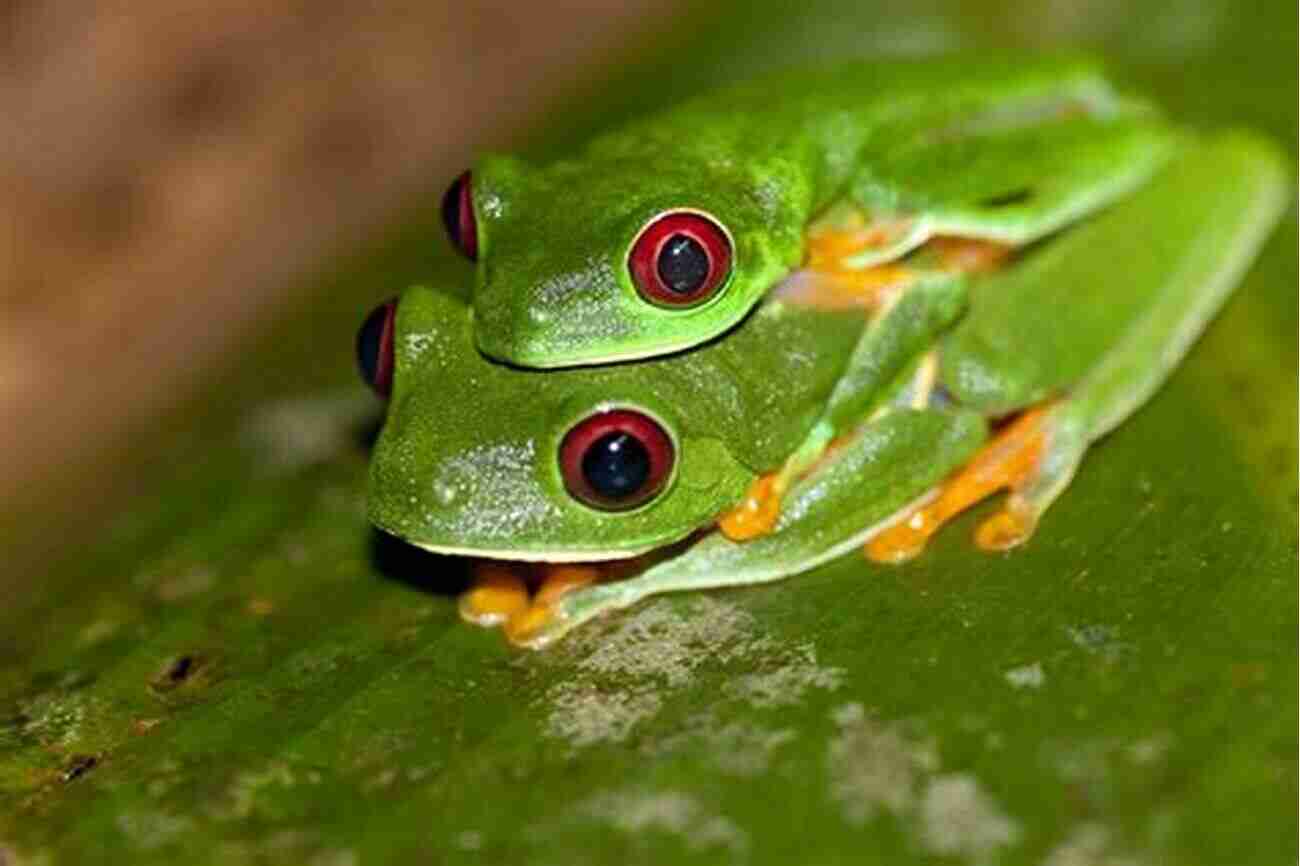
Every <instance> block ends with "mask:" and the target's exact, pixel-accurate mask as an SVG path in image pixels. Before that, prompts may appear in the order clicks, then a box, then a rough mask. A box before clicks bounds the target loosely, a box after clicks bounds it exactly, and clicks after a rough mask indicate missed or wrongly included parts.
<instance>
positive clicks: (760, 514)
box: [718, 472, 785, 541]
mask: <svg viewBox="0 0 1300 866" xmlns="http://www.w3.org/2000/svg"><path fill="white" fill-rule="evenodd" d="M780 477H781V476H780V474H779V473H776V472H771V473H769V474H767V475H762V476H760V477H758V478H756V479H754V483H752V484H750V485H749V490H748V491H746V492H745V498H744V499H742V500H740V504H739V505H737V506H736V507H735V508H733V509H731V510H730V511H728V512H726V513H725V514H723V515H722V516H721V517H719V518H718V529H720V530H722V534H723V535H725V536H727V538H729V539H731V540H732V541H749V540H750V539H751V538H758V537H759V536H761V535H767V534H769V533H770V532H771V531H772V530H773V529H775V528H776V521H777V518H778V517H780V516H781V497H782V495H783V494H784V493H785V490H784V489H783V488H784V485H783V484H781V483H780Z"/></svg>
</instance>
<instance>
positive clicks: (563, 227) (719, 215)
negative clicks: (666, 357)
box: [443, 148, 808, 367]
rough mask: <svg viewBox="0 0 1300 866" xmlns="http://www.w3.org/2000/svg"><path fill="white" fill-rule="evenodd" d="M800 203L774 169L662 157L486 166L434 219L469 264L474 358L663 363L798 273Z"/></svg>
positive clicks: (791, 179)
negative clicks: (440, 219) (440, 218)
mask: <svg viewBox="0 0 1300 866" xmlns="http://www.w3.org/2000/svg"><path fill="white" fill-rule="evenodd" d="M807 199H808V190H807V186H806V184H805V183H804V182H802V181H801V180H799V179H798V176H797V175H796V174H795V173H794V172H792V171H789V170H788V166H785V165H784V164H781V165H776V166H773V165H764V166H755V165H748V164H745V165H741V164H737V163H735V162H732V161H730V160H724V159H721V158H710V157H706V156H703V155H699V154H690V153H687V152H685V151H684V149H682V148H665V150H664V154H663V156H662V157H659V158H656V159H653V160H651V161H650V162H649V163H647V160H646V159H645V158H643V157H642V158H635V159H634V158H632V157H630V156H626V155H624V154H620V153H618V152H612V153H592V154H588V155H587V157H586V158H584V159H582V160H581V161H572V162H558V163H553V164H550V165H547V166H544V167H534V166H529V165H526V164H525V163H523V162H520V161H519V160H517V159H513V158H509V157H500V156H498V157H486V158H484V159H482V160H480V162H479V163H478V165H477V166H476V167H475V168H474V170H473V173H472V175H471V174H470V173H466V174H464V175H462V176H461V178H460V179H459V180H458V181H457V182H456V183H455V184H453V185H452V188H451V189H450V190H449V191H448V194H447V196H446V198H445V200H444V206H443V215H444V218H445V221H446V224H447V228H448V231H449V233H450V235H451V237H452V240H453V241H454V242H455V243H456V245H457V246H458V248H459V249H460V250H461V251H462V252H464V253H466V254H467V255H469V256H470V257H471V258H475V259H476V260H477V261H478V275H477V282H476V285H475V291H474V333H475V339H476V340H477V343H478V346H479V348H480V349H481V350H482V351H483V352H484V353H486V354H488V355H490V356H492V357H494V358H497V359H500V360H504V361H507V362H510V363H513V364H517V365H520V366H526V367H564V366H573V365H579V364H596V363H606V362H610V361H620V360H628V359H633V358H644V357H651V356H655V355H661V354H665V353H669V352H673V351H676V350H680V349H684V348H687V347H690V346H694V345H696V344H699V343H702V342H704V341H707V340H709V339H712V338H713V337H716V336H718V335H719V334H721V333H723V332H724V331H726V330H727V329H729V328H730V327H732V326H733V325H735V324H736V323H737V322H739V321H740V320H741V319H742V318H744V316H745V314H746V313H747V312H748V311H749V310H750V309H751V308H752V307H753V306H754V304H756V303H757V302H758V300H759V299H760V298H761V297H762V296H763V294H764V293H765V292H766V291H767V290H768V289H769V288H770V287H771V286H772V285H773V284H774V283H776V282H777V281H778V280H779V279H780V278H781V277H783V276H784V275H785V274H786V273H788V272H789V271H790V270H791V269H792V268H794V267H796V266H797V265H798V263H799V257H800V256H801V255H802V230H803V225H804V222H805V217H806V212H807V208H808V203H807Z"/></svg>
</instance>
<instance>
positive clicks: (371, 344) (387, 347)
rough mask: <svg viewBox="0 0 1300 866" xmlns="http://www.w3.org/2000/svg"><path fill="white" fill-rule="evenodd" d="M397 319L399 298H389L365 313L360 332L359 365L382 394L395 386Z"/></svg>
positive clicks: (364, 374) (367, 380)
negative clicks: (395, 330) (394, 351)
mask: <svg viewBox="0 0 1300 866" xmlns="http://www.w3.org/2000/svg"><path fill="white" fill-rule="evenodd" d="M396 319H397V300H396V299H393V300H391V301H386V302H384V303H382V304H380V305H379V306H378V307H375V308H374V310H372V311H371V312H370V315H368V316H366V321H365V322H364V323H362V325H361V330H360V331H357V366H358V367H360V368H361V378H362V379H365V380H366V384H367V385H369V386H370V387H371V388H374V389H375V393H376V394H378V395H379V396H381V397H387V396H388V392H389V391H390V390H391V389H392V387H393V325H394V324H395V322H396Z"/></svg>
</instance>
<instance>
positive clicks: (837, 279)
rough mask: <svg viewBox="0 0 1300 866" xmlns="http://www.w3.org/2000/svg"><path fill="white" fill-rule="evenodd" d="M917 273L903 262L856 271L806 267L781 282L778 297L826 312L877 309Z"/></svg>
mask: <svg viewBox="0 0 1300 866" xmlns="http://www.w3.org/2000/svg"><path fill="white" fill-rule="evenodd" d="M913 277H914V274H913V273H912V271H911V270H909V269H908V268H905V267H902V266H900V265H877V266H876V267H873V268H863V269H860V270H854V269H851V268H843V269H835V270H812V269H805V270H803V271H799V272H797V273H795V274H794V275H792V276H791V277H790V278H789V279H788V280H786V281H785V282H784V283H782V284H781V287H780V288H779V289H778V293H777V297H779V298H780V299H781V300H782V301H784V302H786V303H788V304H794V305H797V306H802V307H811V308H812V309H815V310H822V311H824V312H834V311H839V310H863V309H865V310H876V309H879V308H880V307H882V306H884V305H885V303H886V302H887V301H888V300H889V299H890V298H892V297H894V296H896V295H897V294H898V293H900V292H902V290H903V289H905V288H907V286H908V284H909V283H910V282H911V281H912V279H913Z"/></svg>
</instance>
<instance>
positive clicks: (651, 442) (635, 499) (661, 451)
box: [560, 409, 676, 511]
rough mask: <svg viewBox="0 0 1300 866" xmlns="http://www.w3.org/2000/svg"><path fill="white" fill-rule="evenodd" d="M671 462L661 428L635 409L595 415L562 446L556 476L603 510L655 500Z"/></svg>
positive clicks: (576, 494)
mask: <svg viewBox="0 0 1300 866" xmlns="http://www.w3.org/2000/svg"><path fill="white" fill-rule="evenodd" d="M675 458H676V454H675V450H674V448H673V440H672V439H671V438H669V436H668V434H667V433H666V432H665V431H664V428H663V427H661V426H659V423H658V422H657V421H655V420H654V419H653V418H651V417H650V416H648V415H646V414H644V413H642V412H637V411H636V410H634V409H614V410H610V411H607V412H597V413H596V414H595V415H591V416H589V417H587V418H585V419H584V420H582V421H579V422H578V423H577V424H575V425H574V426H573V429H571V430H570V431H569V432H568V433H567V434H566V435H565V437H564V441H563V442H562V443H560V472H561V473H562V474H563V476H564V485H565V487H567V488H568V490H569V493H570V494H571V495H572V496H574V497H575V498H576V499H579V500H581V501H582V502H585V503H587V504H588V505H591V506H593V507H595V508H600V509H604V510H606V511H622V510H625V509H628V508H635V507H636V506H638V505H641V504H643V503H646V502H649V501H650V500H651V499H653V498H654V497H655V496H657V495H658V494H659V493H660V492H662V491H663V489H664V485H665V484H667V483H668V479H669V477H670V476H671V474H672V469H673V462H674V460H675Z"/></svg>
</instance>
